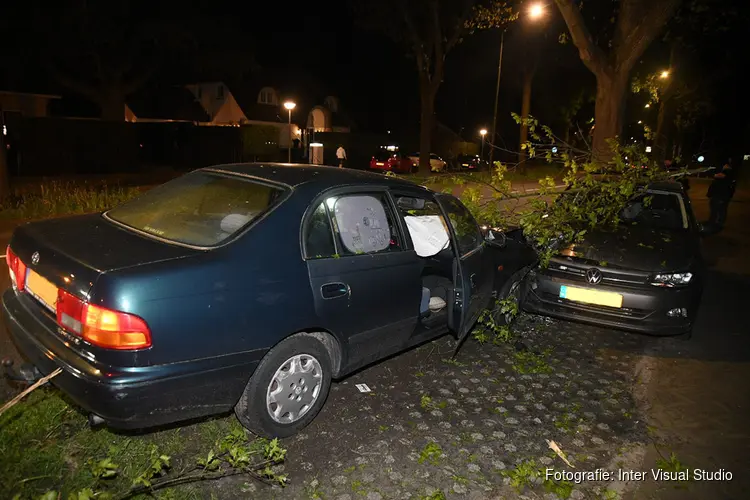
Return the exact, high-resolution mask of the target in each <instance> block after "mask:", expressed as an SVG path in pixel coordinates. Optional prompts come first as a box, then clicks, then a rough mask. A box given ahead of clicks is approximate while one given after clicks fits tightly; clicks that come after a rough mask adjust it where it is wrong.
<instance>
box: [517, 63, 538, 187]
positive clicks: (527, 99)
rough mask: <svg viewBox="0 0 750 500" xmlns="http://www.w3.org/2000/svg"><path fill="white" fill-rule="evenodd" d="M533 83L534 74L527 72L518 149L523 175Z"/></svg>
mask: <svg viewBox="0 0 750 500" xmlns="http://www.w3.org/2000/svg"><path fill="white" fill-rule="evenodd" d="M533 81H534V72H533V71H527V72H526V73H525V74H524V79H523V98H522V100H521V137H520V140H519V148H518V169H519V170H520V172H521V173H522V174H523V173H525V172H526V149H525V148H526V142H527V141H528V140H529V126H528V124H527V123H526V120H528V118H529V113H530V112H531V84H532V82H533Z"/></svg>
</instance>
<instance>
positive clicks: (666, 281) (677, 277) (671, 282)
mask: <svg viewBox="0 0 750 500" xmlns="http://www.w3.org/2000/svg"><path fill="white" fill-rule="evenodd" d="M692 279H693V273H663V274H657V275H654V276H653V277H652V278H651V284H652V285H654V286H669V287H674V286H685V285H687V284H689V283H690V280H692Z"/></svg>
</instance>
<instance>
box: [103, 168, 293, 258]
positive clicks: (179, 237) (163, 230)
mask: <svg viewBox="0 0 750 500" xmlns="http://www.w3.org/2000/svg"><path fill="white" fill-rule="evenodd" d="M283 193H284V191H283V190H282V189H280V188H278V187H273V186H269V185H267V184H261V183H259V182H253V181H251V180H248V179H244V178H241V177H231V176H226V175H221V174H216V173H211V172H193V173H190V174H187V175H184V176H182V177H179V178H177V179H175V180H173V181H170V182H167V183H166V184H164V185H162V186H159V187H157V188H154V189H152V190H150V191H148V192H146V193H144V194H143V195H141V196H139V197H137V198H135V199H133V200H131V201H129V202H127V203H124V204H122V205H120V206H118V207H116V208H113V209H112V210H110V211H109V212H107V217H109V218H110V219H113V220H115V221H117V222H120V223H122V224H125V225H127V226H130V227H132V228H134V229H138V230H140V231H144V232H147V233H150V234H153V235H155V236H158V237H160V238H164V239H167V240H170V241H174V242H178V243H185V244H188V245H195V246H201V247H210V246H215V245H218V244H219V243H221V242H222V241H224V240H226V239H227V238H229V237H230V236H232V235H233V234H235V233H237V232H238V231H240V230H241V229H242V228H244V227H245V226H247V225H248V224H250V223H251V222H252V221H254V220H255V219H257V218H258V217H259V216H260V215H262V214H263V213H265V212H267V211H268V210H269V209H270V208H271V207H273V206H274V205H276V203H278V202H279V201H280V199H281V197H282V195H283Z"/></svg>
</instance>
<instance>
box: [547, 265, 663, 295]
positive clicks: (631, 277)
mask: <svg viewBox="0 0 750 500" xmlns="http://www.w3.org/2000/svg"><path fill="white" fill-rule="evenodd" d="M592 267H595V268H597V269H599V270H600V271H601V273H602V281H601V283H604V284H608V285H613V286H622V287H625V288H645V287H648V286H651V285H649V281H648V278H649V274H648V273H646V272H643V271H634V270H630V269H622V268H616V267H611V266H610V267H607V266H602V265H601V264H599V263H598V262H593V261H586V260H583V259H576V260H571V261H564V260H561V259H559V260H558V259H554V260H552V261H550V263H549V267H548V268H547V269H546V270H545V274H549V275H550V276H555V277H559V278H565V279H568V280H572V281H580V282H583V283H586V271H588V270H589V269H591V268H592Z"/></svg>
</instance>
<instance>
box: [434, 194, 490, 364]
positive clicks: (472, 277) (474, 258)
mask: <svg viewBox="0 0 750 500" xmlns="http://www.w3.org/2000/svg"><path fill="white" fill-rule="evenodd" d="M436 198H437V200H438V203H439V204H440V208H441V209H442V210H443V216H444V217H445V219H446V220H447V221H448V222H449V226H450V232H451V243H452V247H453V249H454V261H453V274H454V276H453V281H454V285H455V288H454V295H453V297H452V299H453V304H452V309H451V310H450V311H449V320H448V322H449V326H450V328H451V330H453V331H454V332H455V333H456V336H457V338H458V342H457V344H456V352H458V349H459V347H460V346H461V345H462V344H463V342H464V341H465V340H466V337H468V335H469V332H470V331H471V329H472V327H473V326H474V324H475V323H476V322H477V320H478V319H479V316H480V315H481V314H482V311H483V310H484V309H485V308H486V307H487V304H488V303H489V301H490V298H491V295H492V280H493V276H494V274H493V271H494V269H493V263H492V261H491V260H492V256H491V255H490V254H489V252H487V251H486V249H485V245H484V236H483V235H482V232H481V230H480V229H479V225H478V224H477V222H476V220H475V219H474V216H472V215H471V212H469V210H468V209H467V208H466V207H465V206H464V205H463V204H462V203H461V202H460V201H458V200H457V199H456V198H455V197H453V196H451V195H444V194H440V195H437V196H436Z"/></svg>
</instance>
